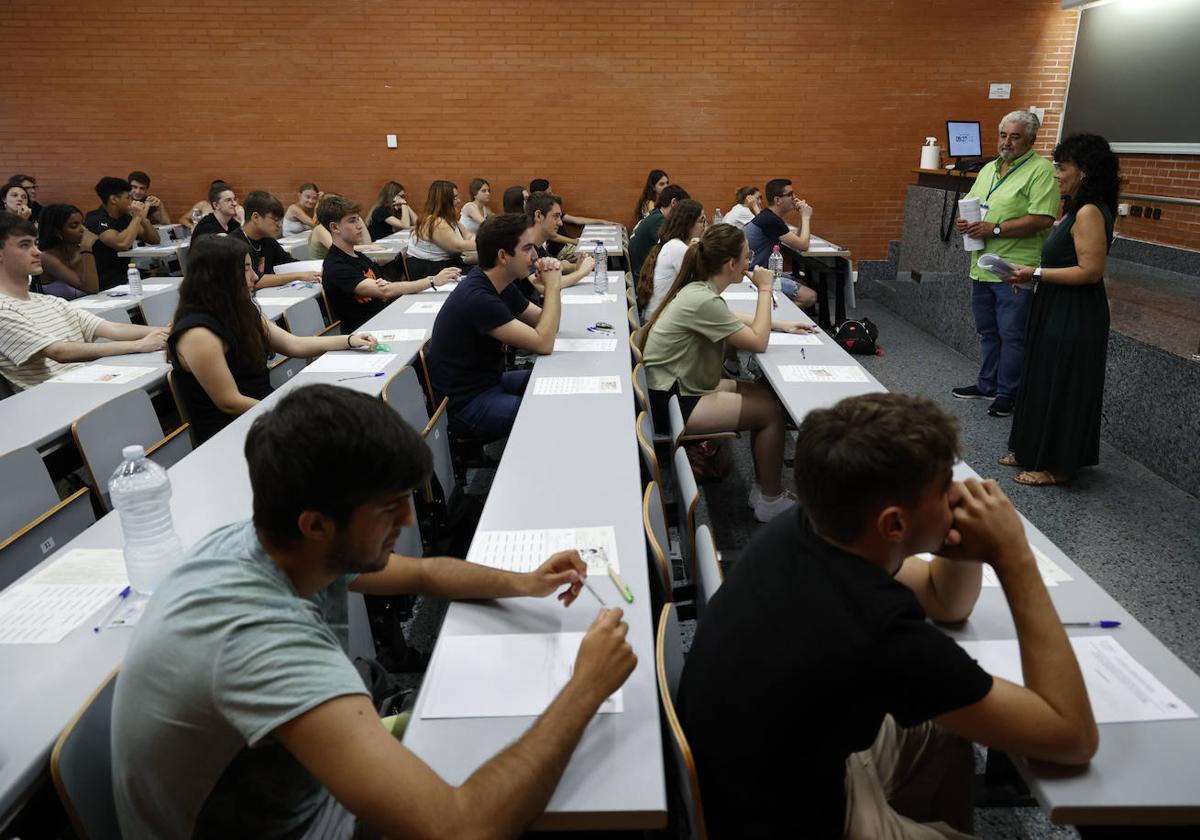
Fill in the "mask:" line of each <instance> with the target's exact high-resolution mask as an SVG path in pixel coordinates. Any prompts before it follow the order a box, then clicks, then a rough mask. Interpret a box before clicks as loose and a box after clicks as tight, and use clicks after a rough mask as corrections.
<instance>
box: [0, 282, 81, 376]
mask: <svg viewBox="0 0 1200 840" xmlns="http://www.w3.org/2000/svg"><path fill="white" fill-rule="evenodd" d="M103 323H104V321H102V320H101V319H100V318H98V317H96V316H95V315H93V314H92V313H91V312H87V311H86V310H82V309H74V308H72V307H70V306H68V305H67V302H66V301H65V300H63V299H62V298H58V297H54V296H52V295H39V294H36V293H33V292H31V293H30V294H29V300H20V299H19V298H15V297H12V296H11V295H6V294H2V293H0V374H3V375H4V378H5V379H7V380H8V381H9V382H11V383H12V386H13V388H15V389H16V390H18V391H23V390H25V389H26V388H32V387H33V386H34V385H38V384H40V383H42V382H45V381H46V380H47V379H52V378H53V377H55V376H58V375H59V374H60V373H63V372H64V371H68V370H71V369H72V368H76V367H79V365H80V364H81V363H80V362H72V363H69V364H64V363H62V362H56V361H54V360H53V359H51V358H49V357H48V356H45V355H43V354H42V351H43V350H45V349H46V348H47V347H49V346H50V345H51V344H54V343H55V342H56V341H74V342H92V341H95V340H96V329H97V328H98V327H99V326H100V325H101V324H103Z"/></svg>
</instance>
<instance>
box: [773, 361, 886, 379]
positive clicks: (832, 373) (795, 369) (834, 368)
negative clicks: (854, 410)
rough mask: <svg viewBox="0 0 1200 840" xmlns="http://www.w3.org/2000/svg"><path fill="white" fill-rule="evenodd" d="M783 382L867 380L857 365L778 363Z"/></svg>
mask: <svg viewBox="0 0 1200 840" xmlns="http://www.w3.org/2000/svg"><path fill="white" fill-rule="evenodd" d="M779 375H780V376H782V377H783V381H784V382H867V381H869V380H868V379H867V374H866V373H865V372H864V371H863V369H862V368H860V367H859V366H858V365H780V366H779Z"/></svg>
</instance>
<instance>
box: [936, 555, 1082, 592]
mask: <svg viewBox="0 0 1200 840" xmlns="http://www.w3.org/2000/svg"><path fill="white" fill-rule="evenodd" d="M1029 547H1030V548H1032V549H1033V556H1034V559H1036V560H1037V566H1038V571H1039V572H1041V574H1042V583H1044V584H1045V585H1046V586H1048V587H1049V586H1058V585H1059V584H1060V583H1064V582H1068V581H1071V580H1074V578H1072V577H1071V576H1070V575H1069V574H1067V571H1066V570H1065V569H1064V568H1063V567H1062V566H1060V565H1058V564H1057V563H1055V562H1054V561H1053V560H1051V559H1050V558H1049V557H1047V556H1046V555H1045V554H1043V553H1042V550H1041V549H1039V548H1038V547H1037V546H1036V545H1031V546H1029ZM916 556H917V557H920V558H921V559H922V560H925V561H926V562H928V561H931V560H933V555H932V554H918V555H916ZM982 585H983V586H999V585H1000V579H999V578H998V577H996V570H995V569H993V568H992V567H991V566H989V565H987V564H986V563H985V564H984V566H983V584H982Z"/></svg>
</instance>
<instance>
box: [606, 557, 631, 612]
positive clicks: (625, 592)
mask: <svg viewBox="0 0 1200 840" xmlns="http://www.w3.org/2000/svg"><path fill="white" fill-rule="evenodd" d="M608 576H609V577H610V578H612V582H613V583H614V584H615V585H616V587H617V591H618V592H620V593H621V596H622V597H623V598H624V599H625V600H626V601H628V602H629V603H631V604H632V603H633V593H632V592H630V591H629V587H628V586H626V585H625V581H623V580H621V576H620V575H618V574H617V570H616V569H614V568H613V567H612V564H609V566H608Z"/></svg>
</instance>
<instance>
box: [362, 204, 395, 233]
mask: <svg viewBox="0 0 1200 840" xmlns="http://www.w3.org/2000/svg"><path fill="white" fill-rule="evenodd" d="M395 215H396V213H395V211H393V210H392V209H391V208H388V207H384V206H383V205H382V204H381V205H380V206H378V207H376V208H375V209H374V210H372V211H371V218H370V219H368V220H367V230H368V231H369V232H370V233H371V241H372V242H374V241H375V240H376V239H383V237H385V236H391V235H392V234H393V233H395V232H396V230H395V228H393V227H392V226H391V225H389V224H388V221H387V219H388V216H395Z"/></svg>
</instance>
